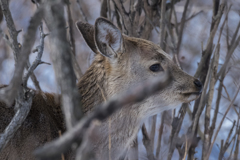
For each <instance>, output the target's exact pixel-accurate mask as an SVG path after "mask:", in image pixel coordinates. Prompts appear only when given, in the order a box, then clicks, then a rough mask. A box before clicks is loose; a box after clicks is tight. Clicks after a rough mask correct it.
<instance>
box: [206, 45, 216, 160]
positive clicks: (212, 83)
mask: <svg viewBox="0 0 240 160" xmlns="http://www.w3.org/2000/svg"><path fill="white" fill-rule="evenodd" d="M219 50H220V44H218V46H217V48H216V50H215V53H214V57H213V60H212V61H213V65H212V68H211V70H212V71H211V80H210V84H209V95H208V101H207V104H206V110H205V121H204V141H203V151H202V157H203V158H205V157H204V156H205V155H206V153H207V151H208V147H209V144H210V143H211V139H209V131H210V128H209V125H210V119H211V118H210V111H211V106H212V100H213V94H214V86H215V83H216V81H217V79H216V74H217V69H218V61H219ZM209 70H210V68H209Z"/></svg>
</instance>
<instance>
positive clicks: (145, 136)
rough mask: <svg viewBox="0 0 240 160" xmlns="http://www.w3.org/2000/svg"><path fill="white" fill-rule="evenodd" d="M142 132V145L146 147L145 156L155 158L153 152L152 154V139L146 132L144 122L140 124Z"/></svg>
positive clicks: (152, 159)
mask: <svg viewBox="0 0 240 160" xmlns="http://www.w3.org/2000/svg"><path fill="white" fill-rule="evenodd" d="M142 134H143V139H142V141H143V145H144V147H145V148H146V151H147V158H148V159H149V160H155V157H154V154H153V148H152V143H153V141H151V139H150V137H149V135H148V133H147V129H146V126H145V124H143V126H142Z"/></svg>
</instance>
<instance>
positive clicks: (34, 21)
mask: <svg viewBox="0 0 240 160" xmlns="http://www.w3.org/2000/svg"><path fill="white" fill-rule="evenodd" d="M42 15H43V14H42V9H41V8H39V9H38V10H37V11H36V13H35V14H34V16H33V17H32V18H31V20H30V24H29V27H28V29H27V32H26V34H25V35H24V42H23V45H22V49H21V52H20V55H21V56H20V57H18V60H17V63H16V65H15V66H16V67H15V70H14V75H13V78H12V79H11V81H10V84H9V86H8V87H6V88H3V89H1V91H0V100H2V101H4V102H6V104H7V105H8V106H9V105H11V104H12V102H13V99H14V98H15V96H16V94H17V90H18V88H19V87H20V84H21V83H22V81H19V79H21V78H22V74H23V70H24V67H25V66H26V62H27V61H26V60H27V59H28V55H29V54H30V53H31V48H32V46H33V44H34V42H35V36H36V30H37V27H38V26H39V24H40V23H41V19H42Z"/></svg>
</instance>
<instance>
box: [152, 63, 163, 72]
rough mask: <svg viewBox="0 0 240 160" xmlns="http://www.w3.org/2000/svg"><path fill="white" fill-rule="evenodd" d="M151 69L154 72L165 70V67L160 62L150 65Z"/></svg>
mask: <svg viewBox="0 0 240 160" xmlns="http://www.w3.org/2000/svg"><path fill="white" fill-rule="evenodd" d="M149 69H150V70H151V71H153V72H159V71H163V68H162V67H161V65H160V64H159V63H157V64H153V65H151V66H150V67H149Z"/></svg>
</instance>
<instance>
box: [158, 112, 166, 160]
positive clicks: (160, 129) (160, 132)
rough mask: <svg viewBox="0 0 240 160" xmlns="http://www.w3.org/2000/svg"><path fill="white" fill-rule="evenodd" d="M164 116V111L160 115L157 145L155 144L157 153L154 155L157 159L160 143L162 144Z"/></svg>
mask: <svg viewBox="0 0 240 160" xmlns="http://www.w3.org/2000/svg"><path fill="white" fill-rule="evenodd" d="M165 114H166V111H164V112H163V113H162V114H161V125H160V128H159V134H158V144H157V153H156V158H158V157H159V154H160V151H161V143H162V134H163V127H164V117H165V116H164V115H165Z"/></svg>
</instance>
